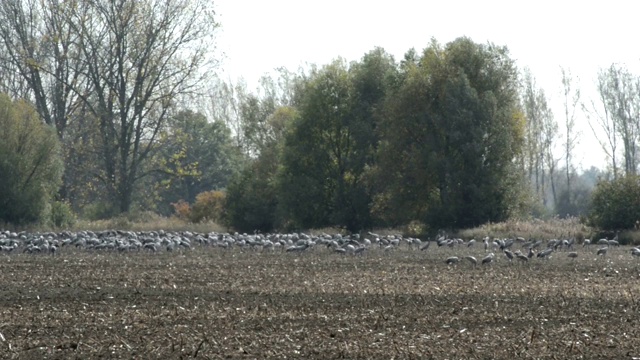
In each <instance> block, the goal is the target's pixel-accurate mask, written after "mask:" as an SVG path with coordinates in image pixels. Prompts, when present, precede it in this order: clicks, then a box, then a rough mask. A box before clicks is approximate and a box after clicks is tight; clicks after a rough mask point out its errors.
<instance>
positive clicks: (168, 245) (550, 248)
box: [0, 230, 640, 266]
mask: <svg viewBox="0 0 640 360" xmlns="http://www.w3.org/2000/svg"><path fill="white" fill-rule="evenodd" d="M591 243H592V242H591V240H589V239H585V240H584V241H583V242H582V248H583V249H585V251H592V250H586V249H588V248H589V247H590V246H593V245H592V244H591ZM432 244H433V245H432ZM595 244H597V246H598V248H597V249H596V251H595V254H596V255H598V256H606V255H607V252H608V250H609V249H610V248H612V247H618V246H620V244H619V242H618V239H617V236H616V238H614V239H613V240H608V239H600V240H598V241H597V242H596V243H595ZM195 245H199V246H209V247H215V248H221V249H234V248H241V249H252V250H262V251H282V252H285V253H287V252H288V253H303V252H309V251H315V250H314V249H318V248H320V249H322V248H324V249H327V250H328V251H329V252H331V253H336V254H343V255H362V254H365V253H366V252H368V251H385V252H387V251H393V250H394V249H397V248H400V247H404V248H407V249H410V250H416V251H428V250H429V248H430V246H434V247H435V246H437V247H438V248H444V249H451V251H453V252H455V251H457V249H459V248H461V247H462V248H467V249H469V250H468V251H466V252H467V253H469V252H470V251H471V249H477V248H480V249H479V251H482V250H484V255H483V256H482V257H478V258H476V257H475V256H473V255H469V254H465V255H464V256H462V255H460V256H448V257H446V259H445V263H446V264H449V265H451V264H457V263H459V262H462V261H466V262H469V263H470V264H472V265H474V266H476V265H478V264H479V265H489V264H491V263H493V262H495V261H496V260H497V258H498V256H504V257H505V258H506V260H508V261H513V262H522V263H528V262H529V261H531V259H533V258H534V257H535V258H537V259H548V258H549V257H551V255H552V254H554V253H559V252H562V253H564V254H566V255H564V256H566V257H568V258H571V259H574V260H575V259H576V258H578V257H579V254H578V251H577V250H576V249H575V247H576V242H575V239H574V238H571V239H564V240H560V239H550V240H548V241H546V242H545V241H542V240H533V239H530V240H526V239H524V238H522V237H513V238H506V239H500V238H494V239H491V238H489V237H485V238H484V239H482V245H480V241H476V240H475V239H471V240H469V241H465V240H463V239H459V238H448V237H446V236H439V237H438V238H437V239H436V240H434V241H430V240H426V241H423V240H420V239H418V238H414V237H403V236H400V235H379V234H376V233H372V232H369V233H367V234H366V235H359V234H353V235H341V234H326V233H323V234H319V235H308V234H305V233H288V234H278V233H273V234H260V233H258V234H239V233H234V234H231V233H215V232H211V233H195V232H189V231H182V232H165V231H163V230H159V231H138V232H134V231H121V230H107V231H98V232H93V231H78V232H70V231H64V232H47V233H27V232H19V233H16V232H11V231H0V253H4V254H11V253H28V254H38V253H46V254H56V253H58V252H59V251H61V250H62V249H63V248H65V247H70V248H74V249H79V250H85V251H113V252H129V251H148V252H160V251H167V252H174V251H179V250H188V249H192V248H193V247H195ZM445 253H446V252H445ZM497 254H498V255H497ZM500 254H502V255H500ZM631 255H632V256H633V257H640V248H638V247H634V248H632V249H631Z"/></svg>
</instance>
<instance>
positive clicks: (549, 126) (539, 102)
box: [523, 70, 558, 206]
mask: <svg viewBox="0 0 640 360" xmlns="http://www.w3.org/2000/svg"><path fill="white" fill-rule="evenodd" d="M524 80H525V82H524V89H523V105H524V111H525V116H526V119H527V128H526V146H525V152H526V154H527V155H526V157H527V159H528V160H527V162H528V164H527V169H528V175H529V179H530V180H531V181H532V182H533V185H534V188H535V192H536V195H537V196H538V197H539V199H540V200H541V201H542V203H543V205H545V206H547V196H546V191H547V186H548V185H551V192H552V195H553V200H554V203H555V202H556V200H557V194H556V186H555V185H556V184H555V179H554V174H555V170H556V168H557V164H558V160H557V159H555V157H554V147H555V142H556V138H557V133H558V125H557V123H556V122H555V120H554V117H553V113H552V111H551V109H550V108H549V106H548V103H547V98H546V95H545V93H544V90H542V89H539V88H538V87H537V85H536V82H535V79H534V78H533V76H532V75H531V73H530V72H529V71H528V70H525V74H524ZM547 180H548V182H547Z"/></svg>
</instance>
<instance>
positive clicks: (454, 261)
mask: <svg viewBox="0 0 640 360" xmlns="http://www.w3.org/2000/svg"><path fill="white" fill-rule="evenodd" d="M458 261H460V258H459V257H457V256H451V257H448V258H447V260H445V261H444V262H445V263H447V265H451V264H457V263H458Z"/></svg>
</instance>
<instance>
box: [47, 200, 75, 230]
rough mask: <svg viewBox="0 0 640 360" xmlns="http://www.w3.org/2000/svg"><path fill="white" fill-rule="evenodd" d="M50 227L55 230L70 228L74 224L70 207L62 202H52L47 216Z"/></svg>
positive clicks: (73, 215) (73, 216)
mask: <svg viewBox="0 0 640 360" xmlns="http://www.w3.org/2000/svg"><path fill="white" fill-rule="evenodd" d="M49 221H50V222H51V225H52V226H54V227H56V228H70V227H72V226H73V225H74V224H75V223H76V215H75V214H74V213H73V210H71V205H69V204H68V203H66V202H62V201H54V202H53V203H52V204H51V214H50V215H49Z"/></svg>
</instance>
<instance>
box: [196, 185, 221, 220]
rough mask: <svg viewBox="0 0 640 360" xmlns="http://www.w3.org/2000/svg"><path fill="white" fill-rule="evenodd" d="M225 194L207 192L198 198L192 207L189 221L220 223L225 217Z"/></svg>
mask: <svg viewBox="0 0 640 360" xmlns="http://www.w3.org/2000/svg"><path fill="white" fill-rule="evenodd" d="M224 203H225V193H224V192H222V191H205V192H201V193H200V194H198V195H197V196H196V202H195V203H194V204H193V206H192V207H191V213H190V215H189V220H191V221H192V222H194V223H198V222H202V221H208V220H212V221H215V222H219V221H221V220H222V219H223V217H224Z"/></svg>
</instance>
